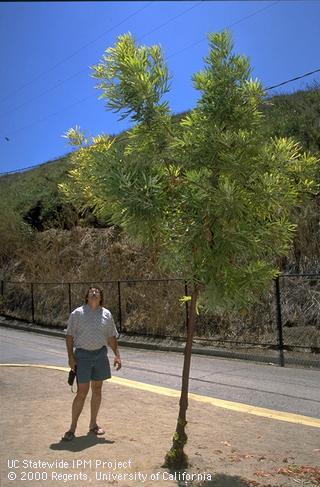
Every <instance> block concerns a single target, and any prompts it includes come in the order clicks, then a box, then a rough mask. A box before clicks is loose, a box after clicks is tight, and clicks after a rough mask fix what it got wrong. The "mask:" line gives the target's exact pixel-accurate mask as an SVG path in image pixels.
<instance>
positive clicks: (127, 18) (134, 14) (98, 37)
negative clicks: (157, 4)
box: [0, 2, 152, 103]
mask: <svg viewBox="0 0 320 487" xmlns="http://www.w3.org/2000/svg"><path fill="white" fill-rule="evenodd" d="M151 4H152V2H148V3H147V4H146V5H144V6H143V7H141V8H139V9H138V10H136V11H135V12H133V13H132V14H130V15H128V16H127V17H126V18H125V19H123V20H122V21H121V22H119V23H118V24H116V25H114V26H113V27H111V28H109V29H107V30H105V31H104V32H102V33H101V34H99V35H98V36H97V37H95V38H94V39H92V40H91V41H89V42H87V43H86V44H84V45H83V46H81V47H79V49H77V50H76V51H74V52H73V53H72V54H70V55H69V56H66V57H65V58H63V59H60V61H58V62H57V63H56V64H54V65H53V66H51V68H49V69H47V70H45V71H43V72H42V73H40V74H38V75H37V76H35V77H34V78H32V79H31V80H30V81H28V82H27V83H25V84H24V85H22V86H20V88H17V89H16V90H14V91H12V92H11V93H9V94H8V95H6V96H5V97H4V98H2V99H1V100H0V103H2V102H3V101H5V100H7V99H8V98H10V97H11V96H12V95H15V94H16V93H18V92H19V91H21V90H23V89H24V88H25V87H26V86H29V85H31V84H32V83H33V82H34V81H37V80H38V79H40V78H42V77H43V76H44V75H45V74H47V73H51V71H53V70H54V69H56V68H57V67H58V66H60V65H61V64H63V63H65V62H66V61H68V60H69V59H71V58H73V57H74V56H76V55H77V54H78V53H79V52H81V51H82V50H83V49H85V48H86V47H88V46H90V45H91V44H93V43H94V42H96V41H97V40H98V39H101V37H103V36H105V35H106V34H109V32H111V31H112V30H114V29H115V28H117V27H119V26H120V25H122V24H123V23H124V22H126V21H127V20H129V19H131V18H132V17H135V16H136V15H137V14H138V13H140V12H142V10H145V9H146V8H147V7H149V6H150V5H151Z"/></svg>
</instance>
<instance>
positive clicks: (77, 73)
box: [0, 0, 204, 118]
mask: <svg viewBox="0 0 320 487" xmlns="http://www.w3.org/2000/svg"><path fill="white" fill-rule="evenodd" d="M203 1H204V0H200V1H199V2H198V3H196V4H195V5H192V7H189V8H187V9H185V10H183V11H182V12H180V13H179V14H178V15H175V16H174V17H171V18H170V19H169V20H167V21H166V22H163V23H162V24H161V25H159V26H157V27H155V28H154V29H152V30H150V31H149V32H147V33H146V34H144V35H143V36H141V37H139V38H138V39H137V40H138V41H141V40H142V39H144V38H145V37H147V36H148V35H150V34H153V33H154V32H156V31H157V30H159V29H161V28H162V27H164V26H166V25H168V24H169V23H170V22H173V21H174V20H176V19H177V18H178V17H181V16H182V15H184V14H186V13H187V12H189V11H190V10H193V9H194V8H196V7H199V5H200V4H201V3H202V2H203ZM150 3H152V2H150ZM144 8H146V7H144ZM140 10H143V9H140ZM140 10H137V12H136V14H137V13H138V12H139V11H140ZM136 14H135V15H136ZM131 17H132V15H131ZM128 18H129V17H127V19H125V20H128ZM125 20H123V21H122V22H121V23H123V22H124V21H125ZM118 25H120V24H118ZM115 27H117V26H115ZM115 27H113V28H115ZM110 30H111V29H110ZM104 34H105V33H104ZM104 34H101V35H100V36H99V37H98V38H96V39H95V40H97V39H100V37H102V36H103V35H104ZM95 40H93V41H90V43H88V44H86V45H85V46H83V47H82V48H81V49H83V48H84V47H86V46H87V45H89V44H92V43H93V42H95ZM81 49H80V50H81ZM78 52H79V51H77V52H76V53H75V54H77V53H78ZM75 54H73V55H75ZM73 55H71V56H69V57H68V58H65V60H67V59H70V57H72V56H73ZM65 60H64V61H65ZM64 61H62V62H64ZM59 64H61V62H60V63H59ZM56 66H57V65H56ZM52 69H54V68H52ZM50 70H51V69H50ZM50 70H49V71H50ZM86 71H87V68H82V69H80V71H77V72H76V73H74V74H72V75H71V76H69V77H68V78H65V79H64V80H62V81H60V82H59V83H58V84H56V85H54V86H53V87H52V88H49V89H48V90H45V91H43V92H42V93H40V94H39V95H36V96H34V97H33V98H31V99H30V100H28V101H25V102H24V103H22V104H21V105H18V106H17V107H15V108H13V109H12V110H10V111H8V112H6V113H1V114H0V118H1V117H4V116H7V115H10V113H12V112H15V111H17V110H19V109H20V108H22V107H24V106H25V105H28V104H29V103H31V102H32V101H34V100H37V99H38V98H41V97H42V96H44V95H46V94H47V93H50V92H51V91H53V90H55V89H56V88H58V87H59V86H61V85H63V84H64V83H66V82H67V81H70V80H71V79H73V78H75V77H77V76H78V75H79V74H82V73H84V72H86ZM44 74H45V73H44ZM33 81H34V80H33ZM28 84H30V83H28ZM24 86H26V85H24ZM22 88H23V87H22ZM22 88H21V89H22Z"/></svg>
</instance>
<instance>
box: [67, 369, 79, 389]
mask: <svg viewBox="0 0 320 487" xmlns="http://www.w3.org/2000/svg"><path fill="white" fill-rule="evenodd" d="M76 375H77V366H75V368H74V371H73V370H72V369H70V372H69V375H68V384H69V386H72V385H73V383H74V379H75V378H76Z"/></svg>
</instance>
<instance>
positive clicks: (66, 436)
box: [62, 430, 75, 441]
mask: <svg viewBox="0 0 320 487" xmlns="http://www.w3.org/2000/svg"><path fill="white" fill-rule="evenodd" d="M74 438H75V434H74V432H73V431H70V430H69V431H67V432H66V433H65V434H64V436H63V437H62V440H63V441H71V440H73V439H74Z"/></svg>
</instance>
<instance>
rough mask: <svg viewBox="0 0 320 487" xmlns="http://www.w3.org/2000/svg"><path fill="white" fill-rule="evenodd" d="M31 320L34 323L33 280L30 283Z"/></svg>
mask: <svg viewBox="0 0 320 487" xmlns="http://www.w3.org/2000/svg"><path fill="white" fill-rule="evenodd" d="M30 287H31V289H30V290H31V321H32V323H34V295H33V282H32V283H31V286H30Z"/></svg>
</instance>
